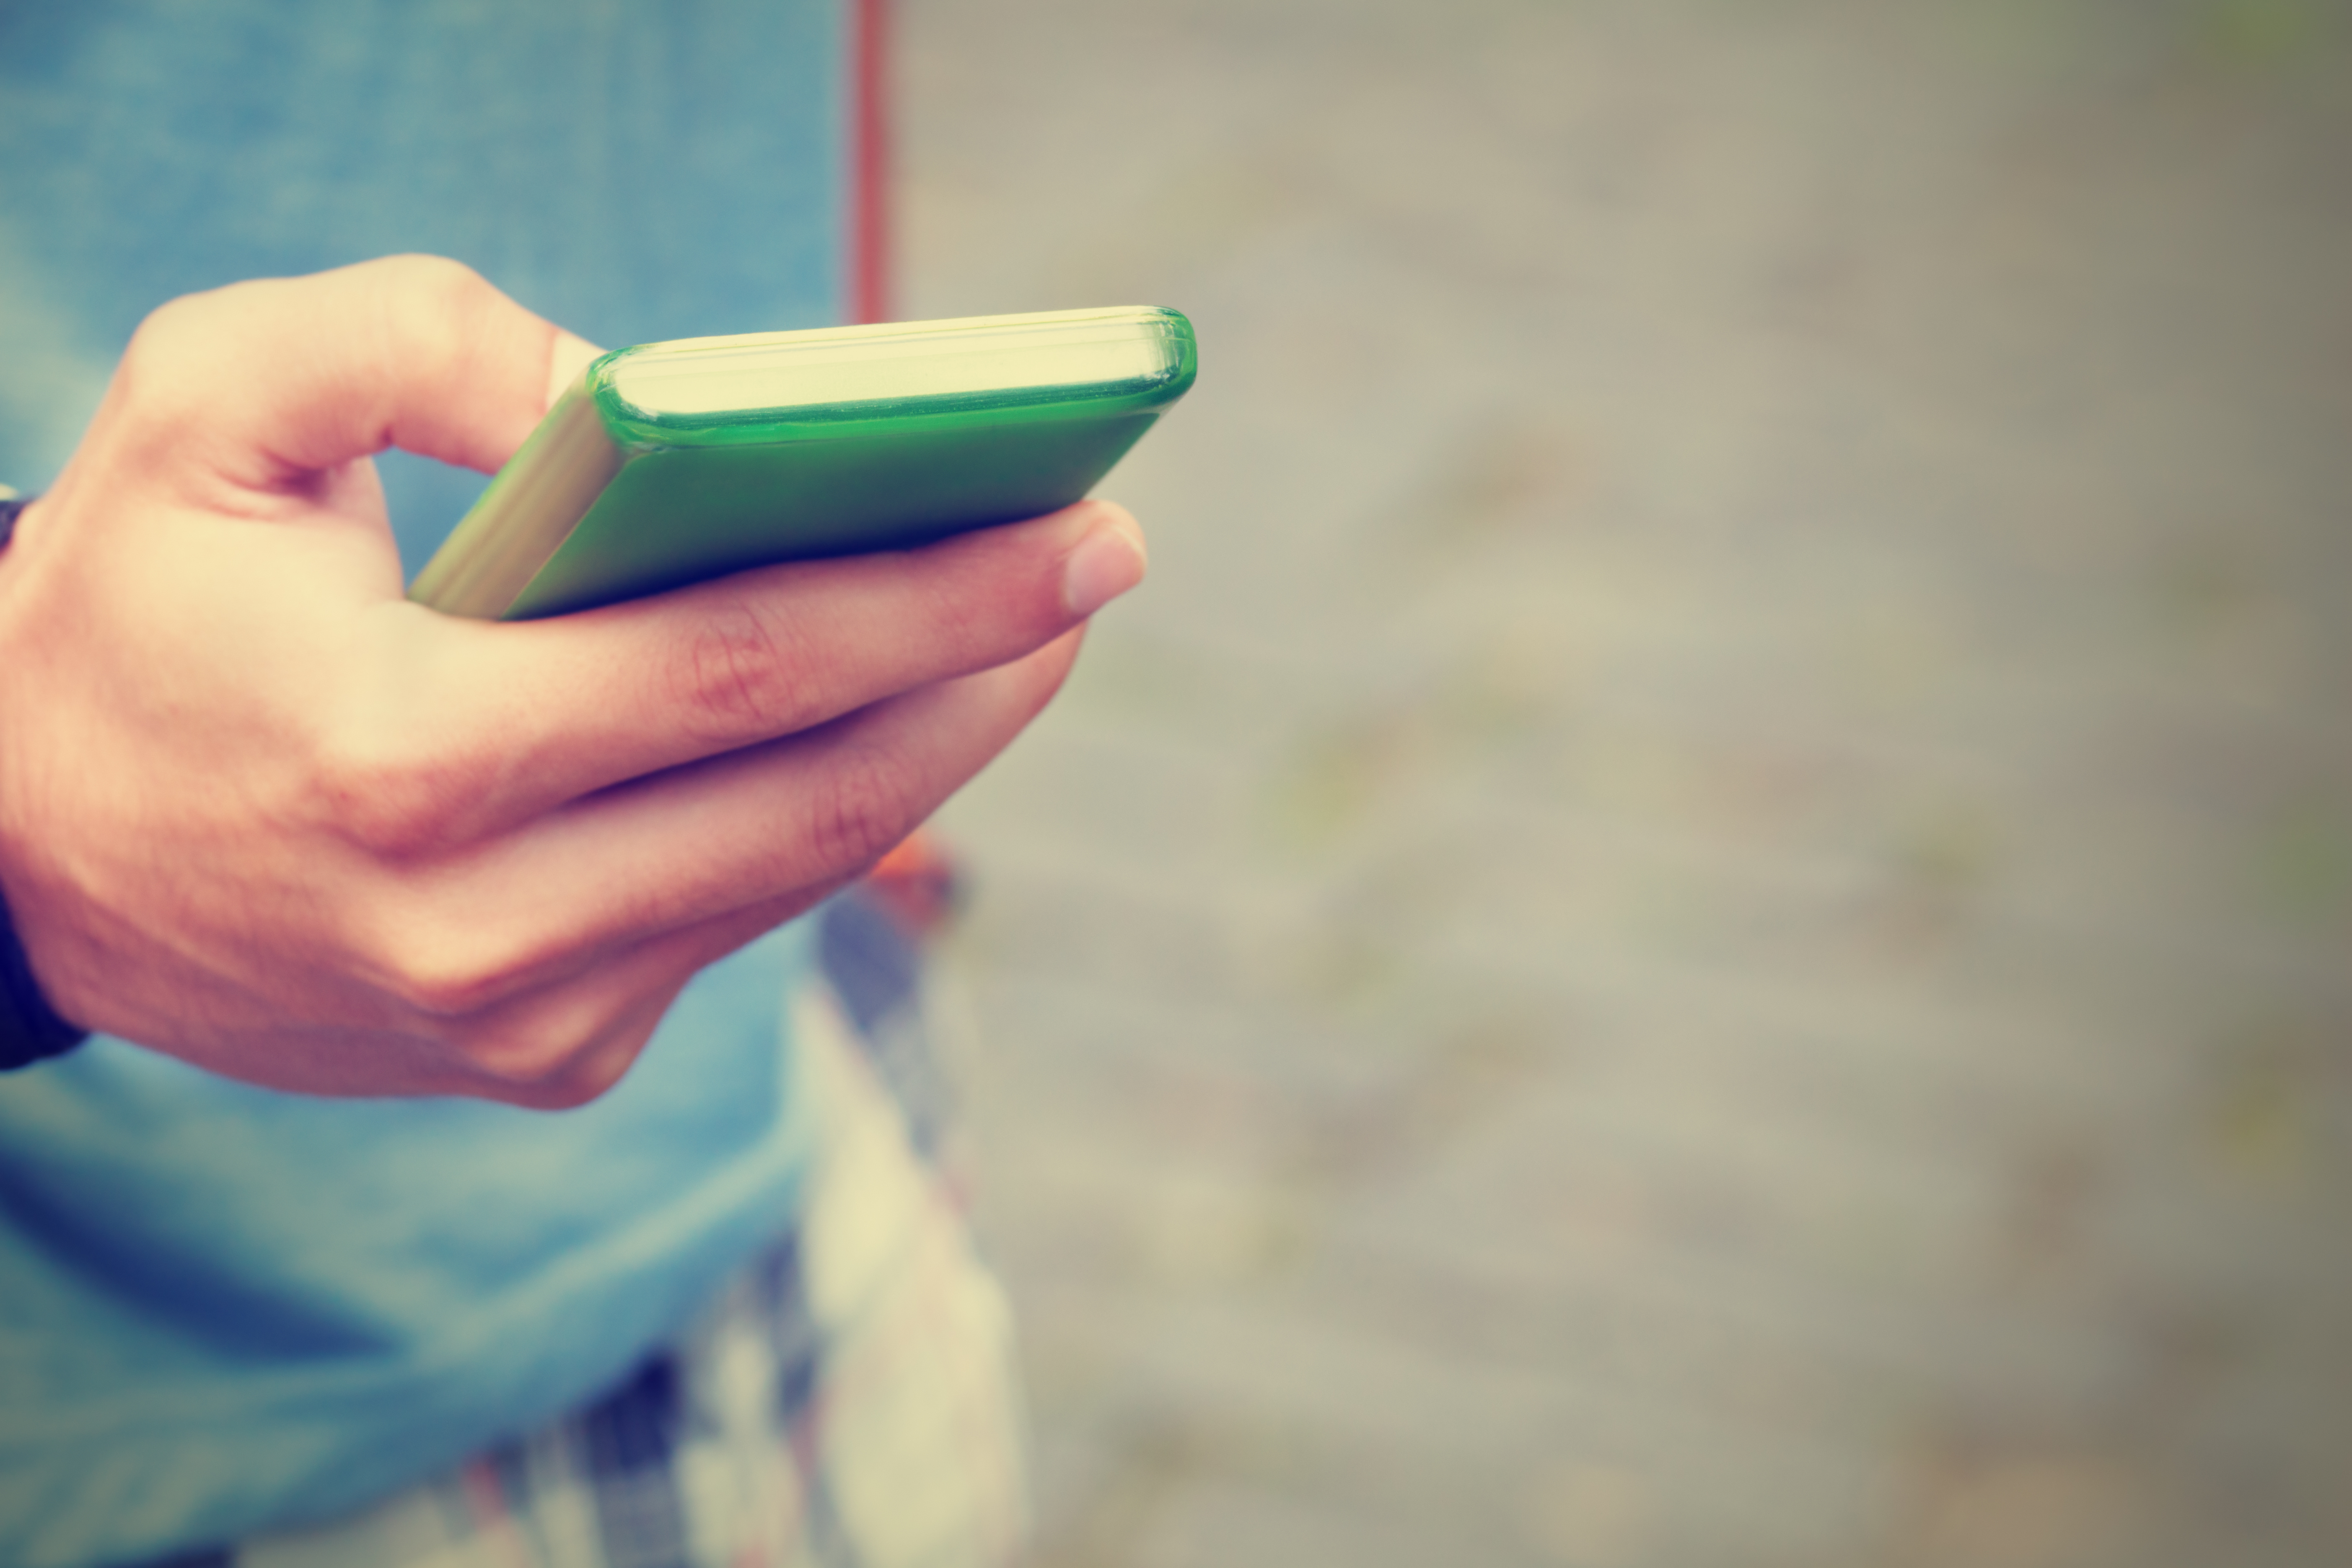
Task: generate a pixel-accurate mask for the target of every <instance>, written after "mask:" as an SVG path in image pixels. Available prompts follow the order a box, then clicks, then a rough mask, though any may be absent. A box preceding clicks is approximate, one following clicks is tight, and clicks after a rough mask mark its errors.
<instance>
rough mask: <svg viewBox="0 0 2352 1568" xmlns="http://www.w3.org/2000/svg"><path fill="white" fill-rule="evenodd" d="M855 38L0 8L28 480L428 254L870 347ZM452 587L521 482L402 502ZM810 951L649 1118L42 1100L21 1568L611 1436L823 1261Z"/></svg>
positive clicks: (694, 325)
mask: <svg viewBox="0 0 2352 1568" xmlns="http://www.w3.org/2000/svg"><path fill="white" fill-rule="evenodd" d="M842 10H843V6H842V5H841V3H840V0H697V3H694V4H690V5H672V6H659V7H656V6H633V7H617V6H607V5H578V4H568V5H556V4H551V3H546V0H528V3H515V0H509V3H507V4H502V5H476V4H470V3H467V0H422V3H414V4H394V3H391V0H339V3H338V4H336V5H300V4H297V3H295V0H184V3H173V0H79V3H78V4H76V5H59V6H10V7H6V8H5V9H0V169H5V171H6V173H5V176H0V183H4V184H5V197H0V480H6V481H8V482H11V483H14V484H16V486H17V487H18V488H19V489H26V490H33V489H39V488H40V487H41V486H43V485H45V484H47V482H48V480H49V479H50V478H51V477H52V476H53V475H54V474H55V472H56V471H57V469H58V467H59V466H61V465H62V463H63V462H64V460H65V458H66V457H67V455H68V453H69V452H70V450H71V448H72V445H73V442H74V441H75V439H76V438H77V437H78V436H79V431H80V429H81V426H82V425H83V424H84V422H85V421H86V420H87V419H88V417H89V413H90V411H91V410H92V409H93V408H94V407H95V406H96V404H97V401H98V398H99V395H100V392H101V391H102V390H103V387H104V384H105V380H106V377H107V374H108V373H109V372H110V368H111V366H112V364H113V362H114V360H115V358H116V357H117V355H118V354H119V353H121V348H122V345H123V344H124V342H126V341H127V339H128V338H129V336H130V333H131V329H132V328H133V327H134V326H135V325H136V324H137V322H138V321H139V319H140V318H141V317H142V315H143V314H144V313H145V312H146V311H147V310H150V309H152V307H153V306H155V305H157V304H159V303H161V302H162V301H163V300H165V299H168V298H170V297H172V296H173V295H175V294H180V293H184V292H187V291H189V290H191V289H202V288H207V287H211V286H214V285H217V284H221V283H226V282H229V281H233V280H235V279H241V278H248V277H257V276H269V275H284V274H288V273H297V272H307V271H311V270H315V269H318V268H324V267H331V266H335V265H339V264H341V263H344V262H349V261H353V260H358V259H361V258H366V257H371V256H377V255H383V254H386V253H390V252H394V251H403V250H423V251H432V252H437V253H439V254H442V255H446V256H453V257H456V258H459V259H461V260H464V261H466V262H468V263H470V264H471V265H472V266H474V267H475V268H478V270H480V271H481V272H483V273H484V274H485V275H486V276H488V278H489V279H491V281H493V282H494V283H496V284H498V285H499V287H500V288H502V289H506V290H507V292H509V294H511V295H513V296H514V297H515V298H517V299H518V300H520V301H521V302H522V303H524V304H525V305H528V306H530V308H531V309H533V310H538V311H540V312H541V314H543V315H546V316H548V317H550V318H551V319H553V320H555V321H560V322H562V324H564V325H565V326H568V327H570V328H572V329H573V330H574V331H579V332H581V333H582V334H583V335H584V336H587V337H590V338H592V339H596V340H599V341H602V342H607V343H624V342H642V341H645V340H648V339H653V338H661V337H676V336H686V335H692V334H698V333H706V332H720V331H751V330H755V329H760V328H770V327H788V326H802V325H811V324H815V323H819V322H824V321H834V320H838V319H840V318H841V316H842V315H843V313H844V310H843V305H844V296H845V279H844V266H843V254H844V248H845V247H844V243H843V241H844V230H845V208H846V199H847V198H846V189H845V187H846V171H845V135H844V131H845V127H844V114H845V108H846V105H845V71H844V68H843V61H844V51H845V42H846V40H845V24H844V20H843V16H842ZM383 469H384V478H385V488H386V490H387V492H388V494H389V495H390V497H391V501H392V507H393V515H394V523H395V529H396V531H397V532H398V534H399V536H400V539H401V542H402V547H403V552H404V556H405V557H406V559H407V562H408V565H409V569H410V570H411V571H412V572H414V570H415V567H416V565H417V564H418V563H420V562H421V561H422V560H423V558H424V556H425V554H426V553H428V552H429V551H430V550H431V548H432V547H433V545H434V544H435V543H436V542H437V541H438V539H439V537H440V535H441V534H442V533H443V532H445V531H446V529H447V528H448V526H449V525H450V523H452V522H453V521H455V520H456V518H457V514H458V513H459V512H460V511H461V510H463V509H464V506H465V505H466V503H467V500H469V499H470V496H471V495H472V493H473V492H474V491H475V490H476V489H478V486H479V483H480V481H479V480H478V479H476V478H475V477H473V476H469V475H461V474H457V473H455V472H452V471H447V470H442V469H439V468H437V467H436V465H433V464H430V463H426V462H424V461H421V460H418V459H411V458H398V457H392V458H386V459H384V460H383ZM807 949H808V943H807V942H806V940H805V938H804V937H803V934H802V928H799V927H793V928H787V929H786V930H785V931H782V932H779V933H777V934H776V935H774V936H772V937H770V938H769V939H767V940H766V941H764V942H761V943H759V944H756V945H755V946H753V947H751V948H750V949H747V950H746V951H744V952H741V953H739V954H738V955H736V956H735V957H733V958H731V959H730V960H728V961H726V962H724V963H719V964H718V965H716V966H714V967H712V968H711V969H709V970H708V971H706V972H705V973H703V974H702V975H701V976H700V977H698V979H697V980H696V981H695V983H694V984H692V985H691V986H689V987H688V990H687V992H686V993H685V994H684V995H683V996H682V997H681V998H680V1000H679V1001H678V1002H677V1005H675V1006H674V1007H673V1008H672V1010H671V1012H670V1014H669V1016H668V1017H667V1019H666V1020H665V1022H664V1023H663V1025H662V1026H661V1029H660V1031H659V1032H658V1033H657V1034H656V1037H655V1038H654V1041H653V1043H652V1045H651V1047H649V1048H648V1049H647V1051H646V1055H645V1057H644V1058H643V1059H642V1061H641V1062H640V1063H639V1065H638V1067H637V1068H636V1069H635V1071H634V1072H633V1073H632V1074H631V1075H630V1076H629V1078H628V1079H626V1080H625V1082H624V1083H623V1084H622V1085H621V1086H620V1087H619V1088H618V1089H615V1090H614V1092H612V1093H611V1094H609V1095H607V1096H606V1097H605V1098H604V1099H603V1100H599V1101H597V1102H596V1103H594V1104H593V1105H591V1106H589V1107H586V1108H584V1109H583V1110H577V1111H572V1112H565V1113H561V1114H544V1113H537V1112H530V1111H522V1110H511V1109H509V1108H506V1107H501V1106H494V1105H487V1104H478V1103H473V1102H466V1101H456V1100H406V1101H342V1100H312V1099H307V1098H303V1097H299V1096H292V1095H283V1094H278V1093H274V1092H271V1091H269V1090H266V1089H255V1088H252V1087H249V1086H247V1085H244V1084H239V1083H233V1082H229V1081H227V1080H225V1079H217V1078H213V1077H210V1076H208V1075H206V1074H205V1073H202V1072H199V1071H197V1070H195V1069H194V1068H187V1067H184V1066H183V1065H181V1064H180V1063H178V1062H176V1061H173V1060H171V1059H168V1058H163V1057H160V1056H156V1055H154V1054H152V1053H150V1052H147V1051H144V1050H142V1049H141V1048H139V1047H135V1046H132V1045H129V1044H125V1043H123V1042H121V1041H115V1040H109V1039H105V1038H100V1039H96V1040H93V1041H91V1042H90V1043H89V1045H88V1046H86V1047H83V1048H82V1049H81V1050H79V1051H78V1052H76V1053H74V1054H73V1055H71V1056H69V1057H67V1058H62V1059H59V1060H57V1061H53V1062H47V1063H43V1064H41V1065H39V1066H37V1067H34V1068H28V1069H26V1070H25V1071H23V1072H20V1073H16V1074H11V1075H8V1076H7V1077H5V1079H0V1562H6V1563H16V1564H22V1565H24V1568H80V1565H86V1564H93V1563H109V1562H118V1561H123V1560H130V1559H136V1558H140V1557H143V1556H150V1555H155V1554H160V1553H163V1552H169V1551H173V1550H176V1549H179V1548H181V1547H184V1546H191V1545H199V1544H203V1543H206V1542H218V1541H222V1540H226V1539H230V1538H233V1537H235V1536H236V1535H238V1534H240V1533H243V1532H246V1531H251V1530H253V1529H255V1528H257V1527H260V1526H263V1525H268V1524H275V1523H279V1522H285V1521H295V1520H299V1519H303V1518H310V1517H319V1516H323V1515H326V1514H330V1513H332V1512H335V1511H337V1510H342V1509H344V1508H347V1507H350V1506H352V1505H353V1504H355V1503H358V1502H360V1501H362V1500H365V1499H366V1498H368V1497H370V1496H371V1495H373V1494H375V1493H378V1492H382V1491H383V1490H386V1489H391V1488H393V1487H395V1486H398V1485H400V1484H402V1483H404V1482H406V1481H408V1480H410V1479H415V1478H416V1477H418V1476H421V1475H423V1474H425V1473H427V1472H429V1471H431V1470H433V1469H435V1468H439V1467H442V1466H445V1465H446V1464H448V1463H450V1462H452V1461H454V1460H456V1459H457V1458H460V1457H462V1456H463V1455H464V1454H466V1453H467V1452H468V1451H470V1450H472V1449H474V1448H476V1447H479V1446H481V1445H482V1444H484V1443H485V1442H487V1441H488V1440H490V1439H493V1438H495V1437H498V1436H501V1435H504V1434H509V1433H513V1432H516V1431H518V1430H520V1429H524V1428H527V1427H529V1426H531V1425H533V1424H535V1423H538V1422H540V1421H542V1420H544V1419H546V1418H548V1417H549V1416H551V1415H553V1414H555V1413H557V1412H559V1411H560V1410H562V1408H564V1407H565V1406H567V1405H572V1404H573V1403H576V1402H578V1401H579V1400H581V1399H582V1398H583V1397H584V1396H586V1395H588V1394H592V1393H593V1391H594V1390H596V1389H597V1388H598V1387H599V1386H600V1385H601V1384H604V1383H605V1382H607V1381H608V1380H610V1379H611V1378H613V1377H614V1375H615V1374H617V1373H620V1372H622V1371H623V1370H625V1367H626V1366H627V1365H628V1364H629V1363H630V1362H631V1361H632V1360H633V1359H634V1358H635V1356H636V1355H638V1354H639V1353H640V1352H642V1351H643V1350H644V1349H645V1348H646V1346H647V1345H648V1344H649V1343H651V1342H654V1341H655V1340H656V1339H658V1338H659V1337H661V1336H662V1335H664V1334H665V1333H666V1332H667V1331H670V1330H672V1329H673V1328H675V1327H676V1326H677V1324H678V1323H679V1321H681V1319H682V1318H683V1317H684V1316H686V1315H687V1314H688V1313H689V1312H690V1311H691V1310H693V1309H694V1307H695V1306H696V1305H697V1304H698V1300H700V1298H701V1297H702V1296H703V1295H704V1294H706V1293H707V1292H708V1291H709V1289H711V1288H713V1286H714V1285H715V1284H716V1283H717V1282H718V1281H719V1279H721V1278H722V1277H723V1276H724V1275H725V1274H726V1273H727V1272H728V1271H729V1270H730V1268H733V1267H734V1266H736V1265H737V1264H738V1263H739V1262H740V1260H741V1259H742V1258H744V1257H745V1256H746V1255H747V1254H748V1253H749V1252H750V1251H751V1250H752V1249H754V1248H755V1247H758V1246H759V1245H760V1244H761V1241H763V1240H764V1239H766V1238H767V1237H772V1236H773V1235H775V1234H776V1233H778V1232H779V1231H780V1230H782V1228H784V1227H785V1226H788V1225H789V1224H790V1223H791V1218H792V1213H793V1195H794V1191H795V1184H796V1182H797V1180H798V1178H799V1174H800V1173H801V1170H802V1168H803V1163H804V1158H805V1149H806V1142H807V1140H806V1136H805V1131H806V1130H805V1129H804V1128H803V1127H802V1126H800V1125H799V1124H798V1123H797V1122H796V1121H795V1119H794V1116H793V1106H792V1097H791V1092H790V1087H789V1086H790V1083H791V1074H790V1072H789V1070H788V1067H789V1058H788V1052H789V1047H790V1042H789V1040H788V1038H786V1037H785V1036H784V1033H783V1026H782V1022H781V1016H780V1004H781V1002H782V998H783V997H784V996H785V994H787V992H788V991H789V989H790V988H791V987H792V986H793V985H795V984H800V983H801V982H802V978H803V975H804V973H805V971H806V968H807V965H808V963H809V958H808V952H807Z"/></svg>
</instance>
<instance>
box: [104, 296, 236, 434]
mask: <svg viewBox="0 0 2352 1568" xmlns="http://www.w3.org/2000/svg"><path fill="white" fill-rule="evenodd" d="M220 314H221V305H220V300H219V299H218V296H217V294H184V295H182V296H181V297H180V298H178V299H176V300H166V301H165V302H164V303H163V304H161V305H158V306H157V307H155V309H154V310H151V311H149V312H148V313H147V316H146V319H145V320H143V321H141V322H140V323H139V326H138V328H137V329H136V330H135V331H132V333H131V342H130V343H129V344H128V345H126V346H125V347H124V349H123V351H122V358H121V362H120V363H118V364H117V365H116V366H115V371H114V395H115V396H116V397H118V398H119V399H121V402H122V404H123V405H124V407H125V408H126V409H128V410H129V411H130V412H131V413H132V414H133V415H135V416H137V418H138V419H139V421H140V423H141V424H142V426H144V427H146V428H149V429H151V430H152V429H157V428H159V427H160V428H161V429H163V431H166V432H168V431H170V430H173V429H176V428H178V427H180V426H184V425H188V424H192V423H194V422H195V421H196V420H198V419H199V418H201V417H202V416H203V415H204V414H205V410H206V408H207V406H208V405H209V404H210V403H211V401H212V397H213V391H212V389H211V388H210V386H209V385H208V377H207V376H206V375H204V374H189V373H190V370H191V368H192V367H200V368H202V369H203V370H205V371H207V372H208V371H209V370H210V369H211V363H210V360H211V357H212V356H211V355H210V354H209V353H207V350H208V348H209V347H210V345H211V343H212V342H213V340H215V338H217V337H218V336H219V320H220Z"/></svg>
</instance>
